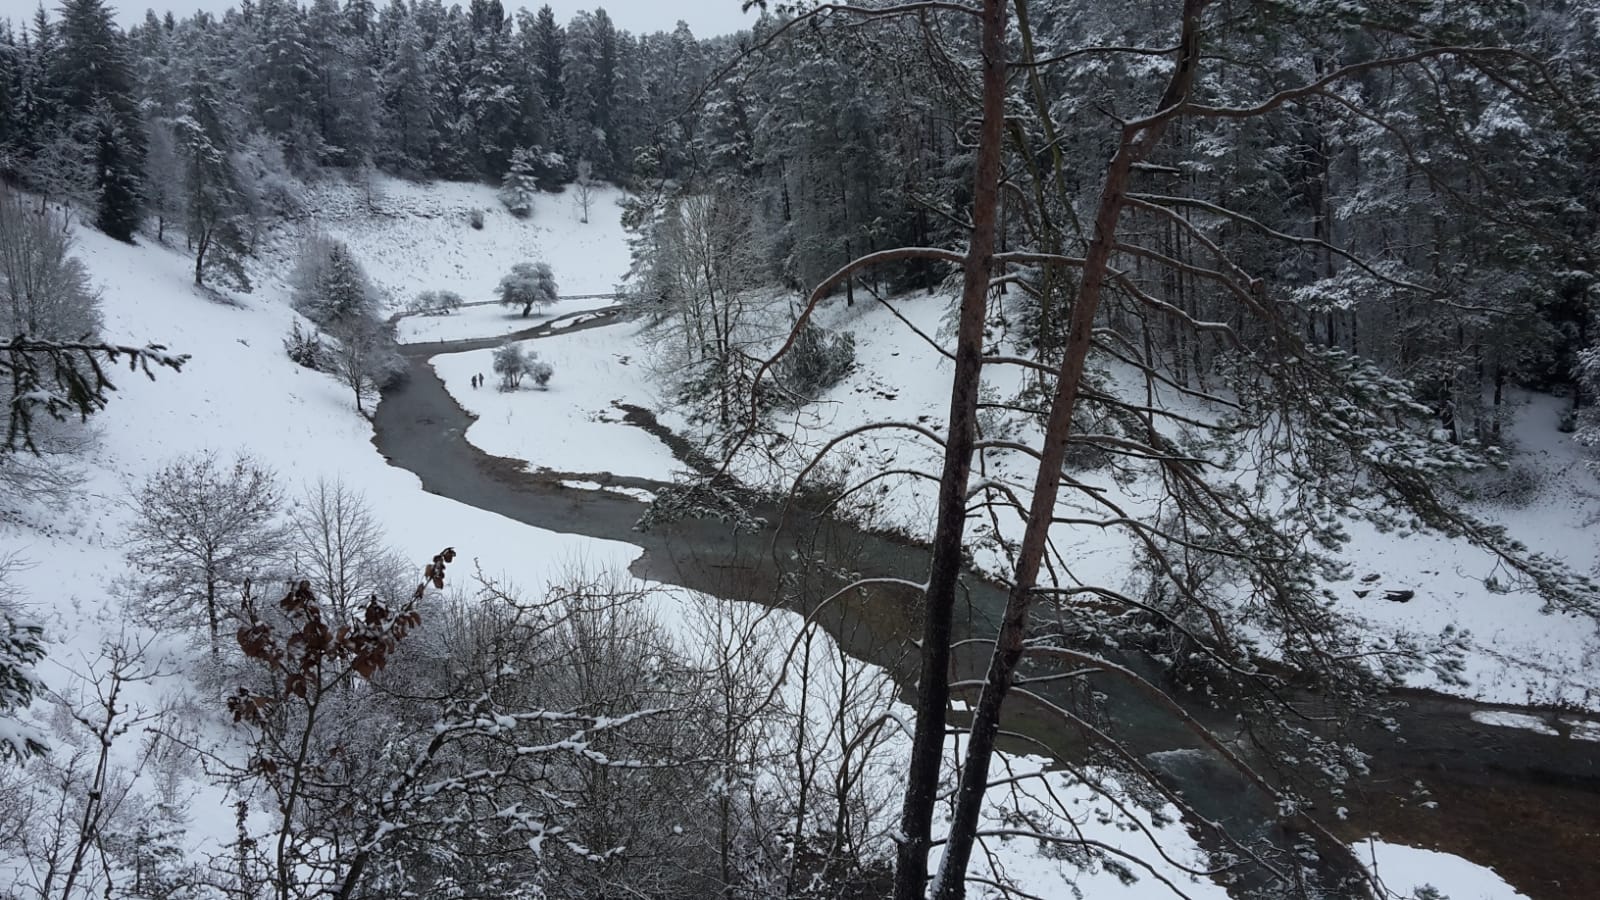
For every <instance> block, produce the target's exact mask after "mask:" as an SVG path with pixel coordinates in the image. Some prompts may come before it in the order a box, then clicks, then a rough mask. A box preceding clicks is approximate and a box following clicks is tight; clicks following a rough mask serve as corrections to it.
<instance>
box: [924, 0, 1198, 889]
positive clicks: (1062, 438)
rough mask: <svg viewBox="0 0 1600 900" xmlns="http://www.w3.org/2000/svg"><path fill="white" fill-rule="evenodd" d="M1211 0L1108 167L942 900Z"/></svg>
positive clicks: (976, 800) (957, 884) (1187, 17)
mask: <svg viewBox="0 0 1600 900" xmlns="http://www.w3.org/2000/svg"><path fill="white" fill-rule="evenodd" d="M1204 5H1205V0H1185V3H1184V11H1183V15H1184V21H1183V31H1182V35H1183V37H1182V40H1181V41H1180V44H1179V47H1178V58H1177V65H1176V67H1175V69H1174V70H1173V73H1172V77H1171V80H1170V81H1169V82H1168V84H1167V89H1166V92H1165V93H1164V94H1163V96H1162V98H1161V101H1160V105H1159V106H1158V107H1157V110H1158V111H1157V112H1156V113H1154V114H1153V115H1152V116H1151V117H1150V118H1148V119H1145V120H1143V121H1139V122H1132V123H1130V124H1128V125H1127V126H1125V127H1124V128H1123V132H1122V140H1121V141H1120V142H1119V143H1118V146H1117V152H1116V155H1115V156H1113V157H1112V159H1111V163H1110V165H1109V166H1108V167H1107V171H1106V179H1105V185H1104V186H1103V188H1102V189H1101V192H1100V203H1099V207H1098V209H1097V210H1096V213H1095V220H1094V234H1093V238H1092V240H1091V241H1090V244H1089V252H1088V255H1087V256H1086V257H1085V259H1084V263H1083V279H1082V281H1081V282H1080V283H1079V287H1078V295H1077V298H1076V300H1075V302H1074V304H1073V308H1072V317H1071V321H1070V324H1069V326H1068V327H1069V329H1070V330H1069V332H1068V334H1067V345H1066V354H1065V357H1064V358H1063V359H1062V361H1061V367H1060V369H1059V371H1058V372H1057V377H1056V390H1055V396H1054V398H1053V399H1052V401H1051V405H1050V417H1049V419H1048V421H1047V423H1046V426H1045V435H1044V446H1043V448H1042V453H1041V454H1040V458H1039V470H1038V475H1037V477H1036V478H1035V480H1034V487H1033V499H1032V502H1031V504H1030V506H1029V510H1028V524H1027V528H1026V529H1025V530H1024V532H1023V537H1022V545H1021V548H1020V549H1019V551H1018V554H1017V563H1016V571H1015V574H1014V577H1013V580H1012V586H1011V590H1010V593H1009V595H1008V596H1007V598H1006V609H1005V615H1004V617H1003V618H1002V620H1001V623H1000V633H999V634H998V635H996V637H995V644H994V650H993V653H992V655H991V656H990V661H989V671H988V674H987V676H986V678H985V681H984V685H983V693H982V695H981V696H980V697H979V700H978V707H977V710H976V711H975V712H974V714H973V719H972V732H971V738H970V740H969V741H968V743H967V754H966V763H965V765H964V766H963V767H962V770H961V783H960V786H959V788H958V789H957V793H956V810H955V816H954V818H953V819H952V820H951V823H950V837H949V841H948V843H946V845H945V852H944V859H943V861H942V862H941V863H940V866H939V873H938V877H937V878H935V879H934V884H933V891H932V894H933V896H934V897H935V898H936V900H953V898H959V897H962V896H964V895H965V893H966V872H967V863H968V861H969V860H970V858H971V856H972V845H973V843H974V840H975V835H976V832H977V828H978V813H979V811H980V810H981V808H982V806H983V797H984V793H985V791H986V790H987V788H988V783H989V762H990V760H991V759H992V757H993V755H994V742H995V736H996V734H997V733H998V731H999V727H1000V706H1001V703H1002V702H1003V701H1004V700H1005V695H1006V692H1007V691H1009V690H1010V688H1011V684H1012V680H1013V678H1014V677H1015V675H1016V669H1017V664H1018V663H1019V662H1020V661H1021V659H1022V651H1023V642H1024V638H1025V637H1026V631H1027V620H1028V607H1029V604H1030V602H1031V601H1032V599H1033V590H1034V587H1035V585H1036V583H1037V581H1038V576H1039V567H1040V564H1041V562H1042V560H1043V557H1044V550H1045V545H1046V542H1047V540H1048V538H1049V534H1050V524H1051V522H1052V520H1053V519H1054V516H1055V505H1056V496H1057V494H1058V492H1059V490H1060V487H1061V466H1062V463H1063V461H1064V459H1065V457H1066V450H1067V439H1068V438H1069V437H1070V436H1071V430H1072V413H1073V409H1074V407H1075V406H1076V404H1077V400H1078V393H1079V388H1080V387H1081V385H1082V381H1083V370H1084V366H1085V363H1086V362H1087V360H1088V358H1089V348H1090V342H1091V338H1092V336H1093V332H1094V320H1095V314H1096V312H1097V311H1098V308H1099V305H1100V293H1101V287H1102V286H1103V285H1104V283H1105V279H1106V276H1107V274H1108V272H1109V269H1110V260H1111V253H1112V251H1113V249H1114V247H1115V244H1116V234H1117V220H1118V218H1119V217H1120V215H1121V213H1122V209H1123V206H1124V204H1125V203H1126V192H1127V186H1128V179H1129V176H1130V174H1131V173H1132V171H1133V165H1134V163H1136V162H1139V161H1140V160H1142V159H1144V158H1145V157H1146V156H1147V155H1148V154H1149V152H1150V150H1151V149H1152V148H1153V147H1154V146H1155V144H1156V142H1157V141H1159V140H1160V138H1161V134H1162V132H1163V131H1165V130H1166V125H1167V123H1168V122H1169V121H1170V120H1171V118H1172V117H1173V115H1174V114H1175V113H1176V110H1177V108H1178V105H1179V104H1180V103H1181V102H1182V101H1183V100H1184V99H1185V98H1186V97H1187V96H1188V94H1189V87H1190V84H1191V83H1192V82H1193V78H1194V71H1195V67H1196V66H1197V65H1198V63H1199V39H1200V35H1199V14H1200V10H1201V8H1202V7H1203V6H1204Z"/></svg>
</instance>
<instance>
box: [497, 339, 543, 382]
mask: <svg viewBox="0 0 1600 900" xmlns="http://www.w3.org/2000/svg"><path fill="white" fill-rule="evenodd" d="M494 371H495V374H497V375H499V376H500V390H502V391H514V390H516V389H517V388H519V387H521V386H522V379H524V378H531V379H533V383H534V384H537V385H538V386H539V387H540V388H544V387H547V386H548V385H549V384H550V378H551V376H553V375H554V374H555V369H554V368H552V367H551V366H550V364H549V363H547V362H545V361H544V360H542V359H540V358H539V354H538V353H537V352H535V351H533V350H529V349H527V348H525V347H523V346H522V345H521V344H518V343H515V342H512V343H507V344H502V345H501V346H499V347H497V348H495V351H494Z"/></svg>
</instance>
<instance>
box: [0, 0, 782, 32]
mask: <svg viewBox="0 0 1600 900" xmlns="http://www.w3.org/2000/svg"><path fill="white" fill-rule="evenodd" d="M452 2H453V0H445V6H446V7H449V6H450V5H452ZM458 2H460V3H461V6H462V8H465V7H466V6H467V5H468V3H470V2H471V0H458ZM500 2H501V3H502V4H504V5H505V8H506V12H507V14H510V13H512V12H514V11H515V10H516V9H517V8H518V7H523V6H525V7H527V8H528V9H530V10H537V9H538V8H539V7H541V6H543V5H545V2H548V3H549V5H550V8H551V9H552V10H554V11H555V14H556V21H557V22H560V23H561V24H563V25H565V24H566V23H567V21H568V20H570V19H571V18H572V16H573V14H574V13H576V12H578V11H579V10H583V9H587V10H593V9H595V8H596V7H602V8H604V9H605V11H606V13H607V14H608V15H610V16H611V20H612V21H613V22H615V23H617V27H618V28H621V29H624V30H626V31H631V32H633V33H634V34H648V33H650V32H652V31H671V30H672V29H673V28H674V27H676V26H677V23H678V20H679V19H682V20H683V21H685V22H688V23H689V27H690V28H691V29H692V30H693V31H694V34H695V37H701V38H705V37H715V36H716V35H719V34H730V33H732V32H735V31H738V30H739V29H741V28H748V27H749V26H750V23H752V22H754V21H755V15H754V13H752V14H751V15H748V16H746V15H742V14H741V13H740V12H739V7H740V5H741V4H742V0H529V2H522V0H500ZM57 5H58V0H45V4H44V6H45V9H47V10H49V11H50V17H51V18H52V19H53V18H56V6H57ZM111 5H112V7H113V8H114V9H116V11H117V20H118V21H120V22H121V23H122V24H123V25H124V26H127V25H131V24H133V23H135V22H139V21H142V20H143V19H144V12H145V10H146V9H154V10H155V11H156V12H157V13H165V12H166V11H167V10H168V9H171V10H172V12H173V13H174V14H175V15H177V16H179V17H183V16H187V15H189V14H190V13H192V12H194V11H196V10H201V9H204V10H209V11H210V12H213V13H220V12H222V11H223V10H225V9H228V8H229V7H231V6H237V5H238V0H123V2H120V3H119V2H116V0H111ZM340 5H341V6H342V5H343V2H342V0H341V3H340ZM387 5H388V0H378V3H377V6H378V8H379V9H382V8H383V7H384V6H387ZM38 6H39V0H0V18H8V19H11V20H12V21H13V22H17V21H19V20H24V19H30V18H32V16H33V12H34V10H35V9H37V8H38Z"/></svg>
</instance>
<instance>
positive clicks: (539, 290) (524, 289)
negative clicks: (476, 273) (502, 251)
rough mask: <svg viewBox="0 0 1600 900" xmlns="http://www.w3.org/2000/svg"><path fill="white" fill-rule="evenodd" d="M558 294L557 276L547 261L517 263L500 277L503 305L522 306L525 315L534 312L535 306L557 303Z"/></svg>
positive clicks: (501, 301)
mask: <svg viewBox="0 0 1600 900" xmlns="http://www.w3.org/2000/svg"><path fill="white" fill-rule="evenodd" d="M556 294H557V291H556V276H555V273H554V272H551V271H550V266H549V264H547V263H542V262H521V263H517V264H516V265H514V266H512V267H511V271H510V272H509V273H507V274H506V276H505V277H504V278H502V279H500V303H501V305H503V306H511V307H517V306H520V307H522V314H523V315H524V316H526V315H528V314H530V313H532V312H533V308H534V307H535V306H549V305H550V304H552V303H555V302H556V299H557V297H556Z"/></svg>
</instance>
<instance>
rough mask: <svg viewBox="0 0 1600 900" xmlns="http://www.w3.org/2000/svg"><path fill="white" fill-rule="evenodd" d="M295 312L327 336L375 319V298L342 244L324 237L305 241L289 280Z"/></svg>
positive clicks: (376, 302) (318, 235)
mask: <svg viewBox="0 0 1600 900" xmlns="http://www.w3.org/2000/svg"><path fill="white" fill-rule="evenodd" d="M290 283H291V284H292V285H293V289H294V308H295V309H297V310H299V311H300V312H301V313H302V314H303V315H304V316H305V317H306V318H308V319H310V320H311V321H313V322H315V323H317V324H318V325H320V326H322V327H323V328H324V329H326V330H328V331H329V332H330V333H332V332H333V331H335V330H337V329H339V328H341V327H348V326H349V325H351V324H352V323H354V322H357V321H360V320H369V319H370V320H375V319H377V317H378V294H377V291H376V290H375V289H374V288H373V286H372V283H371V282H370V281H368V280H367V273H366V271H365V270H363V269H362V268H361V263H360V262H358V261H357V260H356V258H355V255H354V254H352V253H351V252H350V248H349V247H347V246H345V244H344V242H343V241H340V240H336V239H334V238H331V237H329V236H327V235H325V234H315V235H312V236H311V237H310V238H308V239H307V240H306V243H305V246H304V247H303V248H302V249H301V251H300V260H299V262H297V263H296V264H295V270H294V274H293V275H291V276H290Z"/></svg>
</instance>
